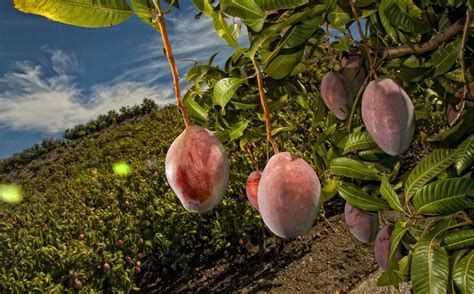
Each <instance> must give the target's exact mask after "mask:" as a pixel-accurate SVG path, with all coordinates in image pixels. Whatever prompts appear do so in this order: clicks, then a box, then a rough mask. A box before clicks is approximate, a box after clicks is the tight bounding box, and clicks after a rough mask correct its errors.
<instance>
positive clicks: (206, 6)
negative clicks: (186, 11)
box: [191, 0, 214, 17]
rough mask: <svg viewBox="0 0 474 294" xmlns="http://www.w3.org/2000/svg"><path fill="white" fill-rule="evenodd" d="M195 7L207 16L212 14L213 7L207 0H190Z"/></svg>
mask: <svg viewBox="0 0 474 294" xmlns="http://www.w3.org/2000/svg"><path fill="white" fill-rule="evenodd" d="M191 1H192V2H193V4H194V6H196V8H197V9H198V10H199V11H201V12H202V13H204V14H205V15H207V16H210V17H212V16H213V14H214V7H213V6H212V5H211V3H210V2H209V0H191Z"/></svg>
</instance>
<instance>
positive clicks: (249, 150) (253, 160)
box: [246, 144, 260, 171]
mask: <svg viewBox="0 0 474 294" xmlns="http://www.w3.org/2000/svg"><path fill="white" fill-rule="evenodd" d="M246 147H247V148H246V149H247V153H248V154H249V156H250V161H252V164H253V166H254V167H255V169H256V170H257V171H260V169H259V168H258V162H257V160H255V157H254V156H253V152H252V150H251V149H250V147H249V145H248V144H247V146H246Z"/></svg>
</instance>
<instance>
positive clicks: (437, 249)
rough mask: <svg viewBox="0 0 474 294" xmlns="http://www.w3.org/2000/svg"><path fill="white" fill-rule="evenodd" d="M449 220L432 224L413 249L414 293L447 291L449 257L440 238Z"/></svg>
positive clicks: (412, 274) (412, 273)
mask: <svg viewBox="0 0 474 294" xmlns="http://www.w3.org/2000/svg"><path fill="white" fill-rule="evenodd" d="M449 225H450V223H449V222H439V223H437V224H436V225H435V226H432V227H431V228H429V229H428V230H429V231H427V232H426V233H425V234H424V235H423V236H422V237H421V238H420V240H419V241H418V243H417V244H416V246H415V248H414V250H413V260H412V263H411V280H412V285H413V292H414V293H446V290H447V287H448V276H449V259H448V254H447V252H446V249H445V248H444V247H442V246H440V239H441V237H442V233H443V232H444V230H445V229H446V228H447V227H448V226H449Z"/></svg>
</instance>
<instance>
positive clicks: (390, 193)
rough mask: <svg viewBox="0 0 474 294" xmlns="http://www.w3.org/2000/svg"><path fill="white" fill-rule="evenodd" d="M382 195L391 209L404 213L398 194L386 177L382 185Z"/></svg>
mask: <svg viewBox="0 0 474 294" xmlns="http://www.w3.org/2000/svg"><path fill="white" fill-rule="evenodd" d="M380 195H382V197H383V198H384V199H385V200H387V202H388V204H390V207H391V208H393V209H395V210H397V211H400V212H403V207H402V204H401V203H400V199H399V198H398V195H397V193H396V192H395V190H394V189H393V187H392V185H390V182H389V181H388V180H387V179H386V178H385V177H383V178H382V184H381V185H380Z"/></svg>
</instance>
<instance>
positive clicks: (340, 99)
mask: <svg viewBox="0 0 474 294" xmlns="http://www.w3.org/2000/svg"><path fill="white" fill-rule="evenodd" d="M321 97H322V98H323V101H324V104H325V105H326V107H327V108H329V110H331V111H332V112H333V113H334V115H335V116H336V117H337V118H338V119H340V120H345V119H347V117H348V116H349V113H350V111H351V106H352V102H353V100H354V95H353V90H352V86H351V84H350V83H349V81H348V80H347V79H346V78H345V77H344V76H343V75H342V74H341V73H338V72H335V71H331V72H328V73H326V74H325V75H324V77H323V80H322V82H321Z"/></svg>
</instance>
